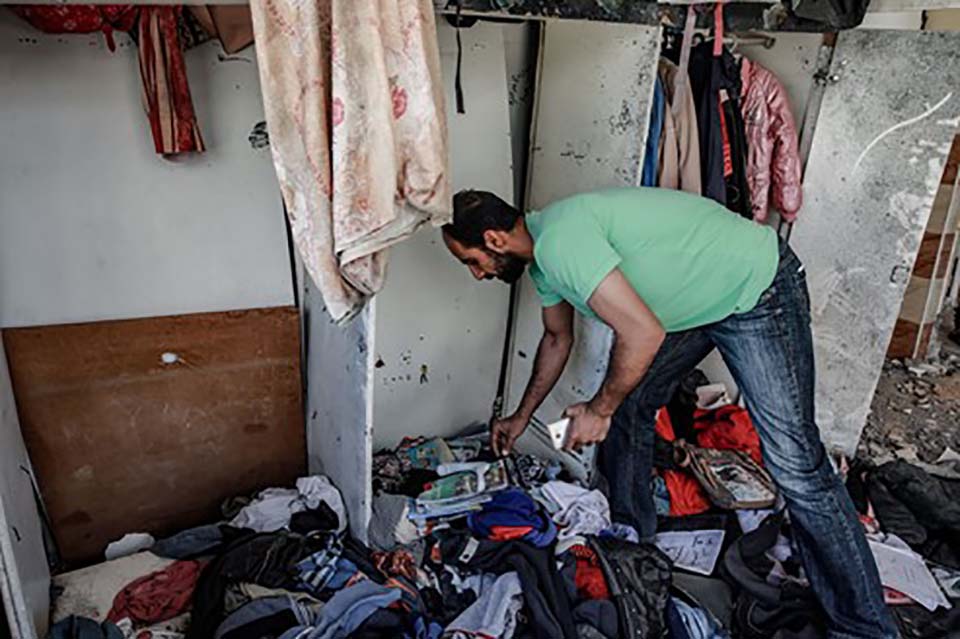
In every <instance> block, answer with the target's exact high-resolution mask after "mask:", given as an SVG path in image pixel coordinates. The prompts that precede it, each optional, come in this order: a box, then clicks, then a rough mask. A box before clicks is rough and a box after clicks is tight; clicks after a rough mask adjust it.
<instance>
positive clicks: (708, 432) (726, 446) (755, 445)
mask: <svg viewBox="0 0 960 639" xmlns="http://www.w3.org/2000/svg"><path fill="white" fill-rule="evenodd" d="M693 427H694V428H696V429H697V445H698V446H701V447H703V448H715V449H717V450H739V451H743V452H745V453H746V454H748V455H750V457H751V458H753V461H755V462H757V463H758V464H761V465H762V464H763V459H762V455H761V454H760V436H759V435H758V434H757V430H756V429H755V428H754V427H753V422H752V421H751V420H750V414H749V413H747V409H745V408H741V407H739V406H736V405H732V406H724V407H723V408H718V409H716V410H714V411H705V410H701V411H697V412H696V413H695V414H694V421H693Z"/></svg>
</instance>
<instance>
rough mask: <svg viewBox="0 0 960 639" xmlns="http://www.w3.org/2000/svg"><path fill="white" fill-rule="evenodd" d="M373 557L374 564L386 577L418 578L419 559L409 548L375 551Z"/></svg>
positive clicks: (412, 579)
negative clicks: (415, 557)
mask: <svg viewBox="0 0 960 639" xmlns="http://www.w3.org/2000/svg"><path fill="white" fill-rule="evenodd" d="M371 559H373V565H375V566H376V567H377V569H378V570H379V571H380V572H382V573H383V574H384V576H386V577H404V578H406V579H409V580H410V581H413V582H416V580H417V560H416V559H414V557H413V555H412V554H410V551H408V550H403V549H400V550H394V551H393V552H374V553H372V554H371Z"/></svg>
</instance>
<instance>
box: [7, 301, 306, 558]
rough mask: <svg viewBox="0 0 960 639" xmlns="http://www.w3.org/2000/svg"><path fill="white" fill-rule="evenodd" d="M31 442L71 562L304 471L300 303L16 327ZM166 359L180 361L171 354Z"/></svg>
mask: <svg viewBox="0 0 960 639" xmlns="http://www.w3.org/2000/svg"><path fill="white" fill-rule="evenodd" d="M3 339H4V343H5V344H6V349H7V356H8V359H9V365H10V372H11V376H12V378H13V386H14V393H15V396H16V399H17V406H18V410H19V413H20V422H21V427H22V429H23V435H24V439H25V441H26V444H27V448H28V450H29V452H30V456H31V459H32V461H33V465H34V468H35V470H36V474H37V478H38V481H39V484H40V489H41V492H42V494H43V498H44V501H45V502H46V505H47V508H48V510H49V512H50V517H51V520H52V522H53V524H52V525H53V532H54V536H55V537H56V540H57V542H58V544H59V546H60V551H61V553H62V555H63V558H64V559H65V560H66V561H67V562H71V563H76V562H87V561H93V560H98V559H100V558H101V557H102V555H101V553H102V552H103V549H104V546H105V545H106V544H107V543H108V542H110V541H112V540H114V539H118V538H119V537H121V536H122V535H123V534H124V533H126V532H133V531H147V532H151V533H153V534H154V535H165V534H169V533H171V532H175V531H176V530H179V529H182V528H186V527H189V526H193V525H196V524H200V523H204V522H207V521H213V520H216V519H218V518H219V504H220V503H221V501H222V500H223V499H224V498H225V497H228V496H231V495H241V494H245V493H250V492H252V491H254V490H257V489H260V488H263V487H267V486H271V485H284V484H290V483H291V482H292V481H293V480H294V479H295V478H296V477H297V476H299V475H301V474H302V473H303V471H304V468H305V460H306V452H305V446H304V426H303V414H302V409H301V384H300V345H299V343H300V337H299V328H298V314H297V310H296V309H295V308H292V307H281V308H270V309H257V310H247V311H236V312H226V313H204V314H197V315H179V316H172V317H157V318H149V319H139V320H124V321H109V322H95V323H89V324H70V325H63V326H43V327H36V328H21V329H7V330H5V331H4V332H3ZM164 357H166V359H167V360H175V361H172V362H170V363H165V361H164Z"/></svg>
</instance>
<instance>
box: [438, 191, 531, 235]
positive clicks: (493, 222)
mask: <svg viewBox="0 0 960 639" xmlns="http://www.w3.org/2000/svg"><path fill="white" fill-rule="evenodd" d="M522 216H523V214H522V213H520V211H518V210H517V209H515V208H513V207H512V206H510V205H509V204H507V203H506V202H504V201H503V200H501V199H500V198H498V197H497V196H496V195H494V194H493V193H490V192H488V191H469V190H468V191H460V192H459V193H457V194H456V195H454V196H453V222H452V223H450V224H445V225H444V226H443V232H444V233H446V234H447V235H449V236H450V237H452V238H453V239H455V240H457V241H458V242H460V243H461V244H463V245H464V246H466V247H471V248H475V247H478V246H483V245H484V241H483V233H484V231H488V230H495V231H510V230H512V229H513V227H514V226H516V224H517V220H518V219H520V218H521V217H522Z"/></svg>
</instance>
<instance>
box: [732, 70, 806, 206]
mask: <svg viewBox="0 0 960 639" xmlns="http://www.w3.org/2000/svg"><path fill="white" fill-rule="evenodd" d="M740 76H741V83H742V94H741V95H742V109H743V120H744V125H745V127H746V136H747V182H748V184H749V185H750V202H751V205H752V208H753V219H755V220H757V221H761V222H762V221H764V220H766V219H767V214H768V212H769V208H770V204H771V200H772V204H773V206H774V207H776V209H777V210H778V211H780V214H781V215H782V216H783V218H784V219H786V220H787V221H790V222H792V221H793V220H795V219H796V217H797V212H798V211H799V210H800V206H801V204H803V192H802V189H801V184H800V179H801V164H800V151H799V149H798V142H797V127H796V124H794V120H793V113H792V112H791V111H790V104H789V102H788V101H787V92H786V90H785V89H784V88H783V85H782V84H780V81H779V80H778V79H777V77H776V76H775V75H773V73H771V72H770V71H768V70H767V69H765V68H764V67H762V66H760V65H759V64H757V63H756V62H751V61H750V60H748V59H746V58H744V59H743V61H742V63H741V68H740Z"/></svg>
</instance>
